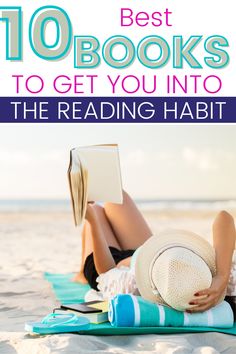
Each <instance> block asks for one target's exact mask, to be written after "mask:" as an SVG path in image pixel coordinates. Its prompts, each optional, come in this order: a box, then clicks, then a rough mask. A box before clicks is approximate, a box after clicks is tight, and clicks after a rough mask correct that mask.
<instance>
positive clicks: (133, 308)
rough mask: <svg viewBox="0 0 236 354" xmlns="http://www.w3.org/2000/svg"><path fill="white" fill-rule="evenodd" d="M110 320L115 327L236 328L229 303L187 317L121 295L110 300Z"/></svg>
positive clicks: (170, 309)
mask: <svg viewBox="0 0 236 354" xmlns="http://www.w3.org/2000/svg"><path fill="white" fill-rule="evenodd" d="M108 317H109V321H110V322H111V324H112V326H115V327H163V326H171V327H173V326H174V327H185V326H186V327H188V326H191V327H200V326H204V327H218V328H231V327H233V324H234V316H233V311H232V309H231V307H230V305H229V304H228V303H227V302H226V301H223V302H222V303H221V304H219V305H217V306H215V307H214V308H211V309H210V310H208V311H205V312H198V313H187V312H180V311H176V310H174V309H172V308H170V307H167V306H163V305H159V304H153V303H152V302H149V301H146V300H144V299H143V298H142V297H141V296H134V295H130V294H120V295H117V296H115V297H114V298H113V299H111V300H110V302H109V314H108Z"/></svg>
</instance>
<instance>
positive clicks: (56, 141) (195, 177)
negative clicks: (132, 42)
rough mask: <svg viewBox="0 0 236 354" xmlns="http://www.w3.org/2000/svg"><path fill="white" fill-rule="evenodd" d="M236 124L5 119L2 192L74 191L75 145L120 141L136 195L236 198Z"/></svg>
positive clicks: (126, 177) (19, 195)
mask: <svg viewBox="0 0 236 354" xmlns="http://www.w3.org/2000/svg"><path fill="white" fill-rule="evenodd" d="M235 137H236V125H231V126H227V125H218V126H217V125H205V126H204V125H194V126H193V125H192V126H190V125H184V126H180V125H171V126H170V125H137V124H136V125H91V124H90V125H69V124H67V125H50V126H49V125H25V126H23V125H15V124H14V126H13V125H11V126H8V125H1V129H0V199H34V198H40V199H51V198H53V199H54V198H55V199H61V198H63V199H64V198H69V188H68V181H67V174H66V172H67V167H68V162H69V150H70V149H71V148H72V147H76V146H80V145H81V146H83V145H90V144H96V143H118V144H119V149H120V160H121V172H122V181H123V187H124V188H125V189H126V190H127V191H128V192H129V193H130V194H131V195H132V196H133V197H134V198H147V199H165V198H168V199H179V198H180V199H195V198H199V199H202V198H204V199H207V198H213V199H218V198H220V199H233V198H235V197H236V139H235Z"/></svg>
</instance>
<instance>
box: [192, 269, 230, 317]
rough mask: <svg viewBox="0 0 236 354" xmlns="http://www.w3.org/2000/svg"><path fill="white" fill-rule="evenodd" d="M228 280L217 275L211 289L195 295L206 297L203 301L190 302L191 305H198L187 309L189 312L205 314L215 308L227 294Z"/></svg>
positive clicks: (194, 300)
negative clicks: (204, 312) (225, 293)
mask: <svg viewBox="0 0 236 354" xmlns="http://www.w3.org/2000/svg"><path fill="white" fill-rule="evenodd" d="M227 283H228V278H227V277H225V276H222V275H216V276H215V277H214V278H213V279H212V284H211V286H210V288H209V289H205V290H201V291H199V292H198V293H196V294H194V295H195V296H205V297H204V298H202V299H199V300H198V299H196V298H195V299H193V300H192V301H190V302H189V305H197V306H195V307H191V308H189V309H187V312H191V313H193V312H203V311H206V310H208V309H210V308H211V307H214V306H215V305H216V304H217V303H218V301H219V300H220V298H221V297H222V295H223V294H224V292H225V289H226V287H227Z"/></svg>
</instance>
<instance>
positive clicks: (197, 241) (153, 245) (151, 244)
mask: <svg viewBox="0 0 236 354" xmlns="http://www.w3.org/2000/svg"><path fill="white" fill-rule="evenodd" d="M172 246H179V247H185V248H188V249H190V250H191V251H193V252H194V253H196V254H197V255H198V256H200V257H201V258H202V259H203V260H204V261H205V262H206V264H207V265H208V267H209V269H210V271H211V273H212V276H215V275H216V265H215V250H214V248H213V247H212V246H211V245H210V244H209V242H207V241H206V240H204V239H203V238H202V237H201V236H199V235H197V234H195V233H193V232H190V231H185V230H167V231H164V232H162V233H160V234H159V235H158V236H152V237H150V238H149V239H148V240H147V241H146V242H145V243H144V244H143V245H142V246H141V247H140V249H139V252H138V254H137V259H136V263H135V278H136V282H137V287H138V289H139V292H140V294H141V296H142V297H143V298H145V299H146V300H149V301H151V302H156V303H160V304H165V302H164V301H163V299H162V298H161V297H160V296H159V295H157V294H155V293H154V292H153V289H152V285H151V281H150V276H149V270H150V266H151V263H152V261H153V259H154V257H155V256H156V254H157V253H158V251H160V250H161V249H165V248H168V247H172Z"/></svg>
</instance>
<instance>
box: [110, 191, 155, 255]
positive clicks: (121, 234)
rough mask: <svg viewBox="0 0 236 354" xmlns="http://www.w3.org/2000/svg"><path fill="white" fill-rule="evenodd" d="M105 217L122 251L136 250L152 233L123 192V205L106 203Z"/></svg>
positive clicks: (131, 201)
mask: <svg viewBox="0 0 236 354" xmlns="http://www.w3.org/2000/svg"><path fill="white" fill-rule="evenodd" d="M104 209H105V213H106V216H107V218H108V220H109V223H110V224H111V227H112V229H113V231H114V234H115V236H116V238H117V241H118V242H119V244H120V246H121V248H122V249H123V250H127V249H137V248H138V247H139V246H141V245H142V244H143V243H144V242H145V241H146V240H147V239H148V238H149V237H150V236H151V235H152V231H151V229H150V228H149V226H148V224H147V223H146V221H145V219H144V217H143V216H142V214H141V213H140V211H139V210H138V208H137V207H136V205H135V203H134V202H133V200H132V199H131V198H130V196H129V195H128V194H127V193H126V192H123V204H121V205H120V204H113V203H106V204H105V206H104Z"/></svg>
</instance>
